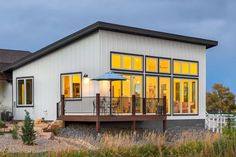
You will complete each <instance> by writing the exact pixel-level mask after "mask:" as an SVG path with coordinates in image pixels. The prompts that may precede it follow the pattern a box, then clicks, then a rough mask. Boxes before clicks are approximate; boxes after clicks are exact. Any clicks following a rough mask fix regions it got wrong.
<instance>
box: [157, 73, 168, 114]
mask: <svg viewBox="0 0 236 157" xmlns="http://www.w3.org/2000/svg"><path fill="white" fill-rule="evenodd" d="M159 80H160V84H159V98H163V97H164V96H166V113H170V78H169V77H160V78H159Z"/></svg>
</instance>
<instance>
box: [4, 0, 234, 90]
mask: <svg viewBox="0 0 236 157" xmlns="http://www.w3.org/2000/svg"><path fill="white" fill-rule="evenodd" d="M235 8H236V0H129V1H128V0H67V1H66V0H38V1H32V0H18V1H16V0H7V1H5V0H0V21H1V22H0V48H9V49H20V50H30V51H36V50H38V49H40V48H42V47H44V46H46V45H48V44H50V43H52V42H54V41H56V40H58V39H60V38H62V37H64V36H66V35H69V34H70V33H73V32H75V31H77V30H79V29H81V28H83V27H85V26H87V25H89V24H92V23H94V22H96V21H106V22H112V23H118V24H124V25H130V26H136V27H143V28H147V29H154V30H158V31H164V32H171V33H176V34H182V35H190V36H195V37H201V38H209V39H214V40H218V41H219V46H218V47H215V48H212V49H209V50H207V90H211V86H212V84H213V83H223V84H224V85H225V86H228V87H230V88H231V89H232V91H234V92H235V93H236V73H235V72H234V70H233V69H236V29H235V28H236V9H235Z"/></svg>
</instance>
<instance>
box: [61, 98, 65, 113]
mask: <svg viewBox="0 0 236 157" xmlns="http://www.w3.org/2000/svg"><path fill="white" fill-rule="evenodd" d="M61 115H62V116H64V115H65V97H64V95H61Z"/></svg>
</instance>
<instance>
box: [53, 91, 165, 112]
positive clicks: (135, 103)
mask: <svg viewBox="0 0 236 157" xmlns="http://www.w3.org/2000/svg"><path fill="white" fill-rule="evenodd" d="M97 99H98V100H97ZM98 102H99V112H100V115H101V116H102V115H132V114H133V112H134V114H135V115H143V114H147V115H148V114H155V115H165V114H166V113H164V112H165V107H164V106H166V105H165V98H140V97H136V96H135V95H133V96H132V97H107V96H100V95H99V97H97V96H96V97H94V96H93V97H83V98H82V99H80V100H78V101H74V100H68V99H65V98H64V96H63V95H62V96H61V100H60V102H58V103H57V117H60V115H96V112H97V110H96V107H97V104H98Z"/></svg>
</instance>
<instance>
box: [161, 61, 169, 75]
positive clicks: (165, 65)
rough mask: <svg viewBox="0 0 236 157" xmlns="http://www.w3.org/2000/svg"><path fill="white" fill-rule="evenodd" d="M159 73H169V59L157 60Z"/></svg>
mask: <svg viewBox="0 0 236 157" xmlns="http://www.w3.org/2000/svg"><path fill="white" fill-rule="evenodd" d="M159 64H160V70H159V71H160V72H161V73H170V60H169V59H159Z"/></svg>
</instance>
